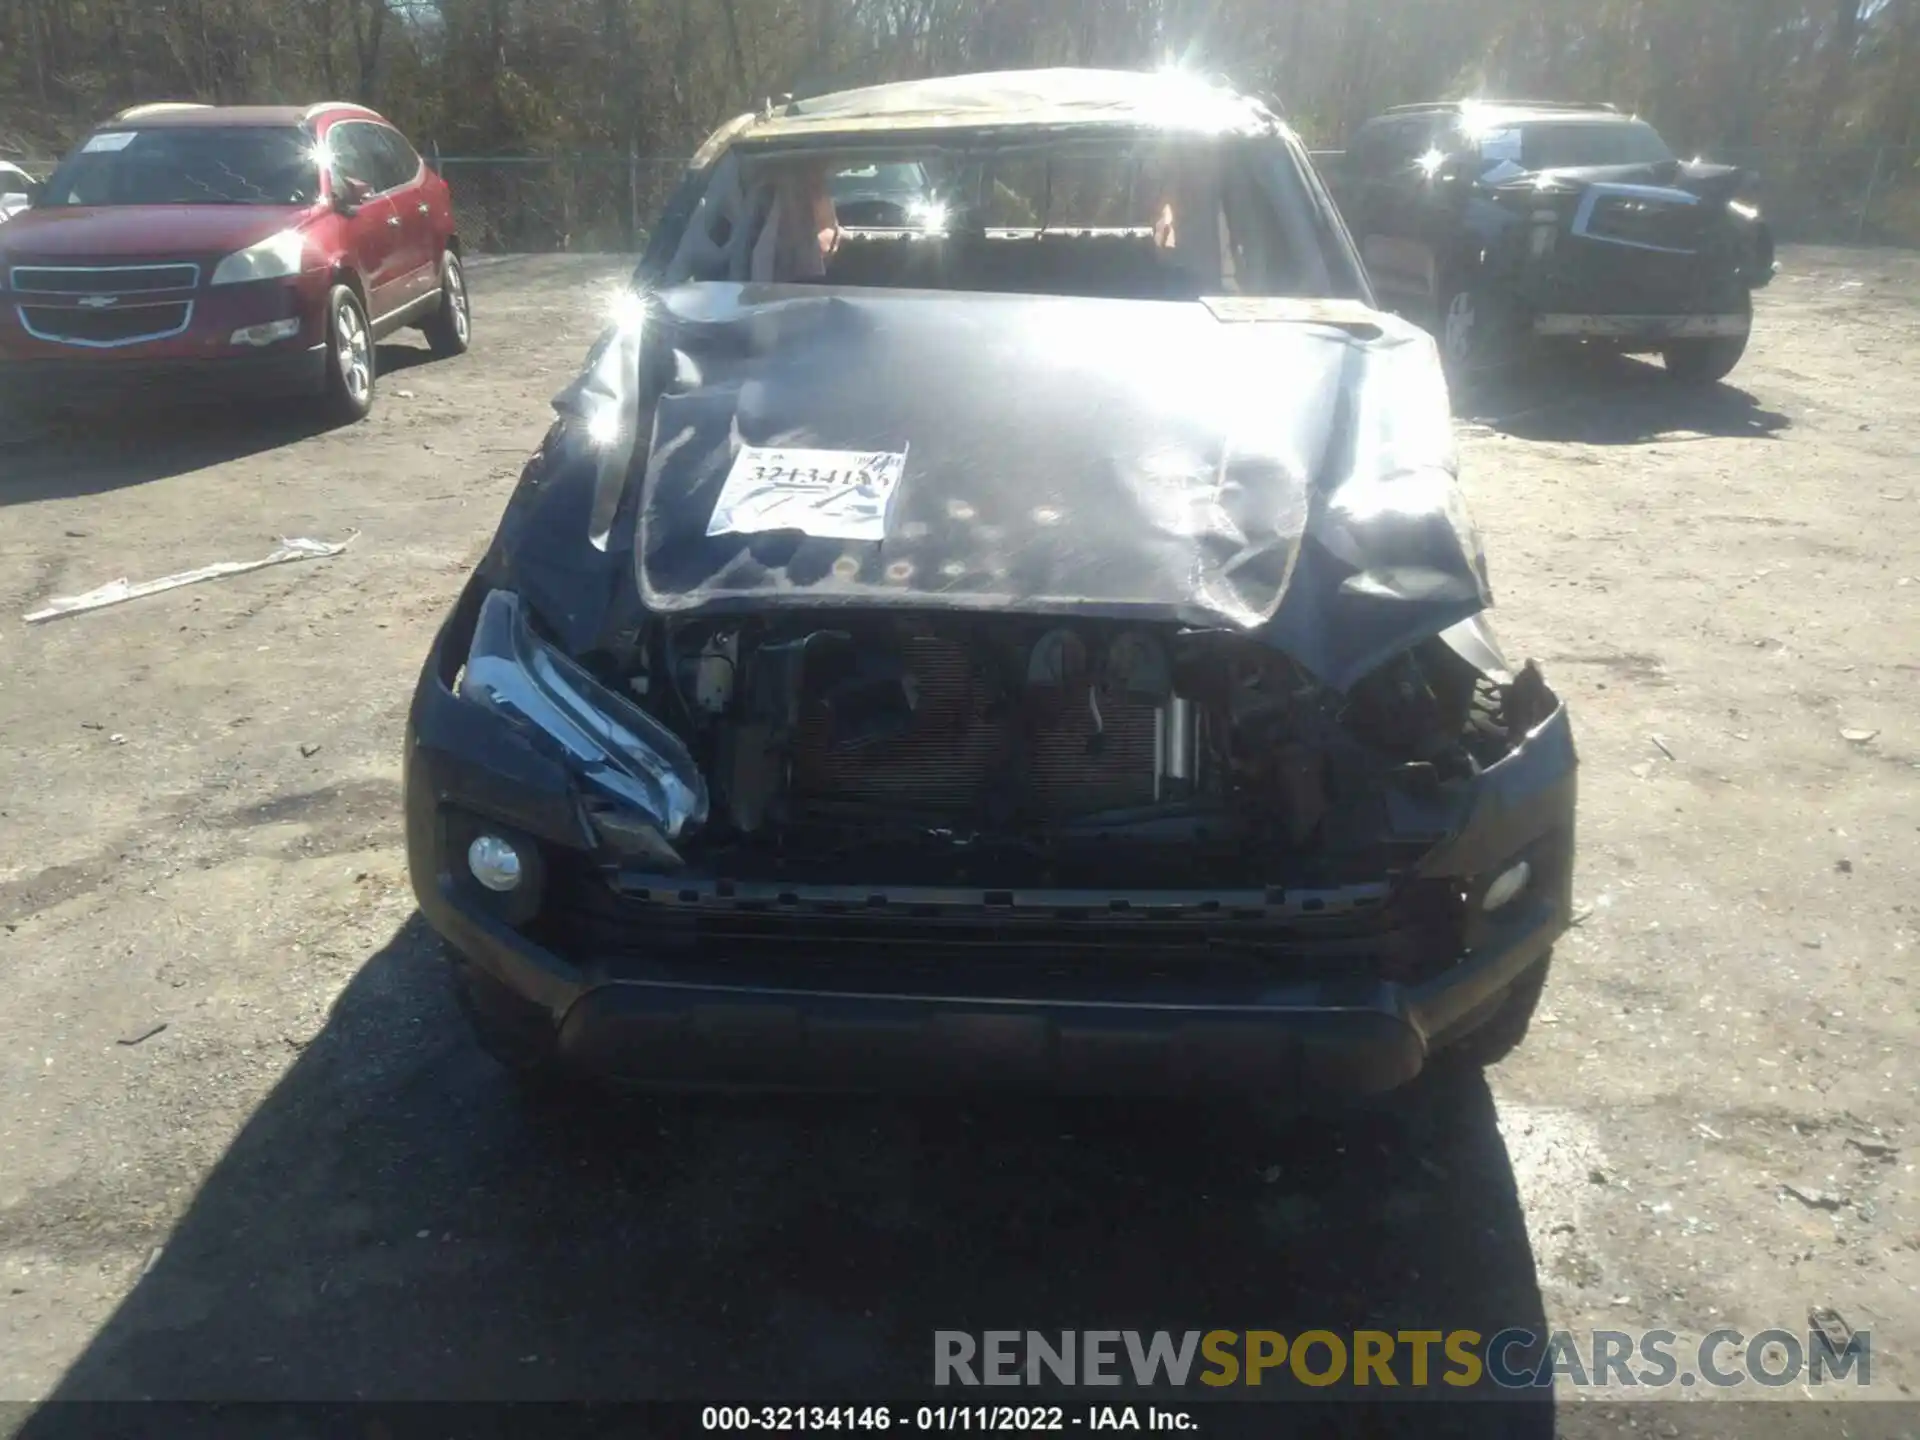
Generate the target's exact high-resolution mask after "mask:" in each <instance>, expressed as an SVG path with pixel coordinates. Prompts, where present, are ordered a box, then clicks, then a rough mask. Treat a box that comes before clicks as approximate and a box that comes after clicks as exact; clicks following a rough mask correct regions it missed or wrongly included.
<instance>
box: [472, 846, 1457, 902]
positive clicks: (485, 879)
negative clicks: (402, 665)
mask: <svg viewBox="0 0 1920 1440" xmlns="http://www.w3.org/2000/svg"><path fill="white" fill-rule="evenodd" d="M467 868H468V869H469V870H471V871H473V878H474V879H476V880H478V881H479V882H480V883H481V884H482V885H484V886H486V887H487V889H489V890H497V891H499V892H500V893H501V894H503V895H504V894H505V893H506V892H507V891H509V890H517V889H519V887H520V879H521V875H522V873H523V870H524V867H523V866H522V865H521V863H520V852H519V851H518V850H516V849H514V848H513V846H512V845H511V844H509V843H508V842H507V841H505V840H502V839H501V838H500V837H499V836H498V835H482V836H480V837H478V838H477V839H476V840H475V841H474V842H473V843H472V844H471V845H469V846H467ZM1489 908H1491V907H1489Z"/></svg>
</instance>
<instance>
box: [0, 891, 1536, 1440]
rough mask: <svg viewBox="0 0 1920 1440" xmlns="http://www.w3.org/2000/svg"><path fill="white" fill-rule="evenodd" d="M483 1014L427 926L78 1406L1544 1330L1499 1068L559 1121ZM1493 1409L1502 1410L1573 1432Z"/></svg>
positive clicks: (400, 946)
mask: <svg viewBox="0 0 1920 1440" xmlns="http://www.w3.org/2000/svg"><path fill="white" fill-rule="evenodd" d="M458 1023H459V1022H458V1020H457V1018H456V1015H455V1013H454V1011H453V1009H452V1006H451V1003H450V1000H449V998H448V996H447V994H446V991H445V987H444V984H443V980H442V976H441V973H440V964H439V961H438V960H437V956H436V951H435V949H434V946H433V942H432V940H431V937H430V936H429V934H428V933H427V931H426V929H425V927H424V925H423V923H422V922H421V921H420V920H419V918H418V917H417V916H416V917H415V918H414V919H413V920H411V921H409V922H408V923H407V924H406V925H405V926H403V927H402V928H401V929H400V930H399V932H398V933H396V935H395V936H394V938H393V939H392V941H391V942H390V943H389V944H388V945H386V946H385V947H384V948H382V949H381V950H380V951H379V952H378V953H376V954H375V955H373V956H372V957H371V958H370V959H369V960H368V961H367V962H366V964H365V965H364V967H363V968H362V969H361V970H360V972H359V973H358V974H357V975H356V977H355V978H354V980H353V981H352V982H351V984H350V985H349V986H348V987H347V989H346V990H345V992H344V993H343V994H342V995H341V997H340V999H339V1001H338V1002H337V1004H336V1006H335V1008H334V1010H333V1012H332V1015H331V1018H330V1021H329V1023H328V1025H327V1027H326V1028H325V1030H324V1031H323V1032H322V1033H321V1035H320V1036H319V1037H318V1038H317V1039H316V1040H314V1042H313V1043H312V1044H311V1045H309V1046H308V1047H307V1049H306V1050H305V1051H304V1052H303V1053H302V1055H301V1056H300V1058H299V1059H298V1061H297V1062H296V1063H295V1064H294V1066H293V1068H292V1069H291V1071H290V1072H289V1073H288V1074H287V1076H286V1077H285V1079H284V1080H283V1081H282V1083H281V1084H280V1085H279V1087H278V1088H277V1089H276V1090H275V1092H274V1093H273V1094H272V1095H271V1096H270V1097H269V1098H268V1099H267V1101H266V1102H265V1103H264V1104H263V1105H262V1106H261V1107H260V1109H259V1110H258V1111H257V1113H256V1114H255V1115H254V1116H253V1117H252V1119H251V1120H250V1121H249V1122H248V1124H247V1125H246V1127H245V1129H244V1131H243V1132H242V1133H241V1134H240V1136H239V1138H238V1139H237V1140H236V1141H235V1142H234V1144H233V1146H232V1147H231V1149H230V1150H229V1151H228V1153H227V1154H226V1155H225V1156H224V1157H223V1159H222V1160H221V1161H220V1163H219V1164H218V1165H217V1166H216V1167H215V1168H214V1170H213V1172H212V1173H211V1174H210V1175H208V1176H207V1178H206V1181H205V1184H204V1186H203V1187H202V1189H201V1190H200V1192H199V1194H198V1196H197V1197H196V1198H195V1200H194V1201H193V1203H192V1206H191V1208H190V1209H189V1211H188V1212H187V1214H186V1216H185V1217H184V1219H183V1220H182V1221H181V1222H180V1224H179V1226H178V1228H177V1229H176V1231H175V1232H174V1234H173V1235H172V1237H171V1239H170V1240H169V1241H168V1243H167V1244H166V1246H165V1248H164V1250H163V1251H162V1252H161V1254H160V1257H159V1259H158V1261H157V1263H155V1264H154V1265H153V1267H152V1268H151V1269H150V1271H149V1272H148V1273H147V1274H146V1276H145V1277H144V1278H143V1279H142V1280H140V1282H139V1283H138V1286H137V1288H136V1289H135V1290H134V1292H133V1293H132V1294H131V1296H130V1297H129V1298H128V1299H127V1300H126V1301H125V1302H124V1303H123V1304H122V1305H121V1307H120V1308H119V1310H118V1311H117V1312H116V1313H115V1314H114V1315H113V1317H112V1318H111V1319H110V1320H109V1322H108V1323H107V1324H106V1325H105V1326H104V1327H103V1328H102V1330H101V1331H100V1333H99V1334H98V1335H97V1336H96V1337H95V1338H94V1340H93V1342H92V1344H91V1345H90V1346H89V1348H88V1349H87V1350H86V1352H85V1353H84V1354H83V1355H82V1356H81V1357H80V1358H79V1360H78V1361H77V1362H76V1363H75V1364H74V1365H73V1366H72V1368H71V1369H70V1371H69V1372H68V1374H67V1375H66V1377H65V1379H64V1380H63V1382H62V1384H61V1386H60V1387H59V1391H58V1393H57V1395H56V1396H55V1397H54V1398H55V1399H56V1400H62V1401H65V1400H104V1399H125V1398H141V1397H155V1398H197V1399H221V1400H296V1399H315V1400H329V1401H339V1400H345V1399H353V1398H373V1399H403V1398H414V1399H450V1398H461V1399H480V1398H485V1399H543V1398H592V1399H603V1400H616V1399H627V1398H649V1399H650V1398H688V1399H698V1400H702V1401H706V1402H713V1401H716V1400H725V1399H760V1400H772V1399H778V1400H788V1401H799V1400H813V1401H824V1400H833V1401H840V1402H845V1401H847V1400H849V1399H854V1398H863V1397H864V1398H865V1399H868V1400H874V1399H881V1398H888V1397H892V1398H904V1397H909V1396H914V1395H920V1394H923V1393H924V1392H925V1391H926V1389H927V1387H928V1385H929V1382H930V1378H931V1372H932V1357H933V1339H932V1337H933V1332H934V1331H935V1330H938V1329H962V1330H972V1331H976V1332H977V1331H980V1330H983V1329H987V1328H1020V1329H1040V1330H1060V1329H1091V1328H1107V1329H1127V1328H1140V1329H1147V1330H1152V1329H1161V1328H1165V1329H1169V1330H1175V1331H1179V1330H1186V1329H1200V1330H1205V1329H1211V1328H1227V1329H1236V1330H1245V1329H1250V1328H1271V1329H1275V1330H1279V1331H1282V1332H1288V1333H1298V1332H1300V1331H1302V1330H1305V1329H1311V1328H1326V1329H1332V1330H1335V1331H1342V1330H1350V1329H1354V1328H1378V1329H1384V1330H1399V1329H1450V1328H1456V1327H1468V1328H1472V1329H1476V1330H1479V1331H1480V1332H1481V1333H1482V1334H1483V1335H1491V1334H1493V1333H1494V1332H1496V1331H1498V1330H1499V1329H1501V1328H1502V1327H1504V1326H1508V1325H1520V1326H1529V1327H1534V1328H1541V1327H1543V1325H1544V1320H1543V1307H1542V1301H1541V1297H1540V1292H1539V1288H1538V1285H1537V1282H1536V1279H1535V1275H1534V1268H1533V1261H1532V1257H1531V1253H1530V1250H1529V1246H1528V1241H1527V1234H1526V1230H1525V1227H1524V1224H1523V1220H1522V1215H1521V1211H1520V1204H1519V1200H1518V1197H1517V1195H1516V1191H1515V1185H1514V1179H1513V1174H1512V1171H1511V1168H1510V1165H1509V1162H1508V1159H1507V1155H1506V1152H1505V1149H1504V1147H1503V1145H1502V1142H1501V1139H1500V1136H1499V1134H1498V1132H1497V1130H1496V1128H1495V1113H1494V1107H1493V1104H1492V1100H1491V1097H1490V1095H1489V1093H1488V1091H1487V1089H1486V1087H1485V1085H1484V1084H1483V1083H1482V1082H1480V1081H1478V1080H1477V1079H1476V1080H1474V1081H1473V1082H1471V1083H1470V1084H1464V1083H1463V1084H1460V1085H1454V1086H1449V1087H1446V1088H1445V1089H1442V1088H1440V1087H1435V1088H1434V1089H1432V1090H1431V1091H1426V1090H1424V1089H1423V1090H1422V1091H1420V1092H1417V1093H1416V1094H1415V1096H1414V1097H1413V1098H1411V1099H1410V1100H1409V1101H1408V1102H1407V1103H1406V1104H1405V1105H1404V1106H1401V1107H1396V1108H1394V1109H1392V1110H1390V1111H1380V1112H1368V1113H1364V1114H1358V1115H1355V1116H1352V1117H1349V1118H1347V1119H1345V1120H1342V1121H1341V1122H1339V1123H1337V1124H1336V1123H1331V1122H1326V1121H1316V1122H1305V1121H1292V1122H1285V1121H1280V1120H1276V1119H1263V1118H1261V1117H1259V1116H1256V1115H1254V1114H1252V1113H1250V1112H1249V1111H1247V1110H1245V1109H1237V1108H1214V1107H1201V1106H1196V1105H1173V1104H1155V1105H1147V1104H1128V1105H1109V1104H1088V1103H1066V1102H1046V1101H1031V1100H1030V1101H1011V1102H992V1103H985V1102H968V1103H961V1102H938V1103H936V1102H929V1101H912V1102H904V1101H888V1100H878V1099H874V1100H867V1099H843V1100H833V1099H787V1098H782V1099H741V1098H732V1099H684V1098H682V1099H672V1100H666V1099H633V1100H622V1101H618V1102H615V1101H608V1100H586V1101H583V1102H582V1104H581V1106H580V1107H579V1111H578V1113H576V1114H574V1115H573V1117H572V1118H571V1119H570V1120H568V1121H566V1122H565V1123H559V1124H555V1123H542V1122H540V1121H539V1120H538V1119H537V1116H536V1112H534V1111H530V1110H529V1109H527V1108H525V1107H524V1106H523V1105H522V1104H521V1103H520V1102H519V1101H517V1100H516V1098H515V1097H514V1095H513V1094H512V1093H511V1091H510V1089H509V1086H508V1084H507V1082H506V1081H505V1079H504V1078H503V1077H502V1076H501V1075H500V1074H499V1073H498V1072H497V1071H496V1070H494V1069H493V1068H492V1066H491V1064H490V1063H489V1062H488V1061H486V1060H485V1059H484V1058H482V1057H481V1056H480V1055H479V1054H478V1053H477V1052H476V1051H474V1050H473V1049H472V1048H471V1046H470V1044H469V1043H468V1041H467V1040H466V1037H465V1035H464V1033H463V1032H462V1031H460V1030H459V1029H458ZM1435 1359H1436V1367H1438V1364H1439V1358H1438V1354H1437V1352H1436V1357H1435ZM1199 1388H1200V1387H1197V1386H1196V1387H1194V1389H1196V1390H1197V1389H1199ZM1268 1393H1269V1394H1271V1393H1272V1391H1271V1387H1270V1388H1269V1391H1268ZM947 1394H948V1396H949V1398H952V1392H947ZM1081 1397H1082V1398H1087V1396H1086V1392H1081ZM959 1398H964V1399H971V1400H973V1401H978V1400H980V1399H982V1398H992V1399H995V1400H1006V1399H1008V1398H1009V1393H1008V1392H1006V1391H994V1392H981V1391H973V1392H969V1393H968V1394H967V1395H965V1396H962V1397H959ZM1016 1398H1017V1397H1016ZM1027 1398H1029V1399H1031V1398H1032V1397H1031V1394H1030V1393H1029V1395H1028V1397H1027ZM1091 1398H1096V1399H1103V1400H1105V1399H1127V1398H1138V1397H1137V1396H1132V1397H1130V1396H1129V1395H1128V1394H1127V1393H1126V1392H1124V1391H1123V1392H1118V1393H1116V1392H1113V1391H1107V1392H1103V1393H1101V1394H1100V1395H1097V1396H1093V1397H1091ZM1187 1398H1189V1399H1192V1398H1193V1396H1192V1394H1191V1392H1189V1394H1188V1396H1187ZM1419 1408H1420V1410H1421V1411H1423V1412H1425V1413H1426V1414H1427V1415H1428V1416H1429V1417H1432V1416H1433V1414H1434V1412H1433V1411H1432V1410H1431V1409H1430V1407H1424V1406H1423V1407H1419ZM1471 1410H1472V1411H1473V1412H1481V1413H1480V1414H1479V1417H1478V1418H1476V1419H1475V1420H1474V1422H1473V1423H1472V1424H1471V1425H1470V1426H1469V1427H1468V1429H1469V1430H1470V1431H1471V1432H1472V1433H1474V1434H1476V1435H1479V1434H1490V1433H1499V1434H1513V1435H1545V1434H1550V1433H1551V1431H1552V1428H1553V1412H1552V1410H1551V1408H1550V1407H1549V1406H1547V1405H1545V1404H1544V1403H1537V1402H1505V1403H1490V1404H1488V1405H1484V1406H1481V1405H1476V1406H1473V1407H1471ZM1351 1413H1352V1414H1353V1416H1354V1419H1355V1422H1356V1423H1358V1422H1359V1421H1361V1420H1362V1419H1363V1418H1364V1417H1363V1416H1362V1415H1361V1414H1360V1413H1359V1411H1358V1409H1357V1407H1356V1408H1354V1409H1353V1410H1352V1412H1351ZM85 1414H86V1412H85V1411H84V1410H75V1409H72V1408H67V1407H62V1406H59V1405H54V1406H49V1407H45V1408H43V1409H42V1410H41V1411H40V1412H39V1413H38V1414H37V1415H36V1416H34V1417H33V1418H32V1419H31V1420H30V1421H29V1423H28V1425H27V1427H26V1429H25V1430H24V1431H23V1432H22V1433H23V1434H26V1435H29V1436H32V1437H35V1440H43V1437H45V1436H49V1435H55V1434H61V1435H65V1434H77V1433H81V1431H82V1429H83V1428H84V1416H85ZM66 1420H72V1421H74V1422H75V1423H73V1424H67V1423H63V1421H66ZM1342 1428H1344V1427H1342ZM1366 1429H1367V1432H1368V1433H1379V1431H1378V1427H1377V1426H1368V1427H1366ZM1419 1429H1420V1431H1421V1432H1422V1433H1432V1432H1433V1426H1432V1425H1431V1424H1423V1425H1421V1426H1420V1427H1419ZM276 1433H280V1432H276ZM1207 1433H1220V1431H1219V1429H1218V1428H1217V1427H1210V1428H1209V1429H1208V1430H1207Z"/></svg>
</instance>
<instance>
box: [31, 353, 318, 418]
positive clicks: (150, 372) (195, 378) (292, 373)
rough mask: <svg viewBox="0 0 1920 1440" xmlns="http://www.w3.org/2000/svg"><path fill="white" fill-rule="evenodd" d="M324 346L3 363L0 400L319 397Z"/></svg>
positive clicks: (68, 402)
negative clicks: (162, 357) (204, 356)
mask: <svg viewBox="0 0 1920 1440" xmlns="http://www.w3.org/2000/svg"><path fill="white" fill-rule="evenodd" d="M326 374H327V352H326V347H325V346H324V345H314V346H310V347H309V346H301V345H299V344H297V343H296V344H293V345H291V346H289V347H286V348H273V349H268V350H262V351H260V352H258V353H256V354H249V355H235V356H222V357H221V358H219V359H212V360H205V359H197V358H196V359H177V360H176V359H166V360H134V359H124V360H122V359H115V360H102V359H92V358H87V359H74V360H13V361H0V399H5V400H10V401H14V402H16V403H19V404H21V405H24V406H27V407H29V408H34V409H41V408H53V407H56V406H74V407H78V408H88V407H93V406H99V405H107V404H124V403H129V402H134V403H152V404H179V403H201V402H216V401H234V400H274V399H291V398H296V397H304V396H312V395H319V394H321V393H322V392H323V391H324V389H325V387H326Z"/></svg>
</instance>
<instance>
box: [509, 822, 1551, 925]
mask: <svg viewBox="0 0 1920 1440" xmlns="http://www.w3.org/2000/svg"><path fill="white" fill-rule="evenodd" d="M479 843H480V842H479V841H477V840H476V841H474V844H476V845H477V844H479ZM476 873H478V872H476ZM1532 878H1533V867H1532V866H1531V865H1529V864H1527V862H1526V861H1524V860H1522V861H1521V862H1520V863H1519V864H1518V865H1515V866H1514V867H1513V868H1512V869H1511V870H1507V871H1504V872H1503V873H1502V874H1501V876H1500V878H1499V879H1497V880H1495V881H1494V882H1493V883H1492V884H1491V885H1489V886H1487V894H1486V898H1485V899H1483V900H1482V901H1481V902H1480V908H1481V909H1482V910H1485V911H1486V912H1487V913H1488V914H1492V913H1493V912H1494V911H1495V910H1498V909H1501V908H1502V907H1503V906H1507V905H1511V904H1512V903H1513V902H1514V901H1515V900H1517V899H1519V898H1520V892H1521V891H1522V890H1524V889H1526V888H1527V882H1528V881H1529V880H1531V879H1532Z"/></svg>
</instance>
